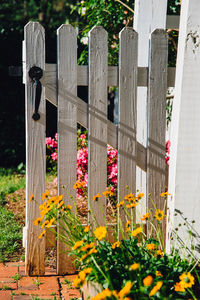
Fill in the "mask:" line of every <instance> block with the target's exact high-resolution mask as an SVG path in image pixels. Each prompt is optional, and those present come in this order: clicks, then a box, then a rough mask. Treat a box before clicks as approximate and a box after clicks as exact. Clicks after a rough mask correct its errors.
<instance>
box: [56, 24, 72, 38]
mask: <svg viewBox="0 0 200 300" xmlns="http://www.w3.org/2000/svg"><path fill="white" fill-rule="evenodd" d="M62 33H70V34H74V35H76V36H77V30H76V28H74V27H73V26H72V25H71V24H62V25H61V26H60V27H59V28H58V29H57V34H62Z"/></svg>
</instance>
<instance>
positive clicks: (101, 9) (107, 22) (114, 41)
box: [74, 0, 134, 65]
mask: <svg viewBox="0 0 200 300" xmlns="http://www.w3.org/2000/svg"><path fill="white" fill-rule="evenodd" d="M128 5H129V7H130V8H132V9H133V7H134V1H133V0H130V1H129V2H128ZM74 9H78V12H79V15H80V17H81V19H80V21H79V39H80V42H81V43H82V51H81V55H80V57H79V63H80V64H87V59H88V47H87V46H85V45H84V42H83V41H84V39H83V38H85V37H87V36H88V32H89V31H90V30H91V29H92V27H93V26H95V25H97V26H103V27H104V28H105V30H106V31H107V32H108V63H109V64H110V65H117V64H118V49H119V43H118V39H119V32H120V31H121V30H122V29H123V27H124V26H125V25H126V26H132V23H133V13H132V12H131V11H130V10H129V9H127V8H126V7H124V6H123V5H121V4H120V3H118V2H117V1H113V0H107V1H104V0H97V1H96V0H95V1H94V0H86V1H81V2H78V4H77V6H75V7H74Z"/></svg>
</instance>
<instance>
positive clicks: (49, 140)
mask: <svg viewBox="0 0 200 300" xmlns="http://www.w3.org/2000/svg"><path fill="white" fill-rule="evenodd" d="M51 143H52V138H51V137H47V138H46V145H47V146H49V145H50V144H51Z"/></svg>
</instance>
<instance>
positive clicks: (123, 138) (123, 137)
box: [118, 27, 138, 226]
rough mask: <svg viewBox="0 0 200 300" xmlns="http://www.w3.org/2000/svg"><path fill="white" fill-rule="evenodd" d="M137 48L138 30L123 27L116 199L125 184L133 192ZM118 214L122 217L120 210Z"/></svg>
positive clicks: (134, 185) (134, 184)
mask: <svg viewBox="0 0 200 300" xmlns="http://www.w3.org/2000/svg"><path fill="white" fill-rule="evenodd" d="M137 49H138V34H137V33H136V32H135V31H134V30H133V29H132V28H128V27H126V28H124V29H123V30H122V31H121V32H120V50H119V51H120V52H119V125H118V202H119V201H121V200H122V199H123V198H124V196H125V195H126V194H127V193H128V190H127V189H126V185H128V186H129V189H130V190H131V191H132V192H133V193H135V192H136V145H137V142H136V124H137V112H136V108H137V59H138V55H137V54H138V51H137ZM120 216H121V219H122V220H123V221H125V220H124V216H123V210H121V211H120ZM124 226H125V224H124Z"/></svg>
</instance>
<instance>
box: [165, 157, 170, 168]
mask: <svg viewBox="0 0 200 300" xmlns="http://www.w3.org/2000/svg"><path fill="white" fill-rule="evenodd" d="M165 161H166V164H167V165H168V166H169V156H166V157H165Z"/></svg>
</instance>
